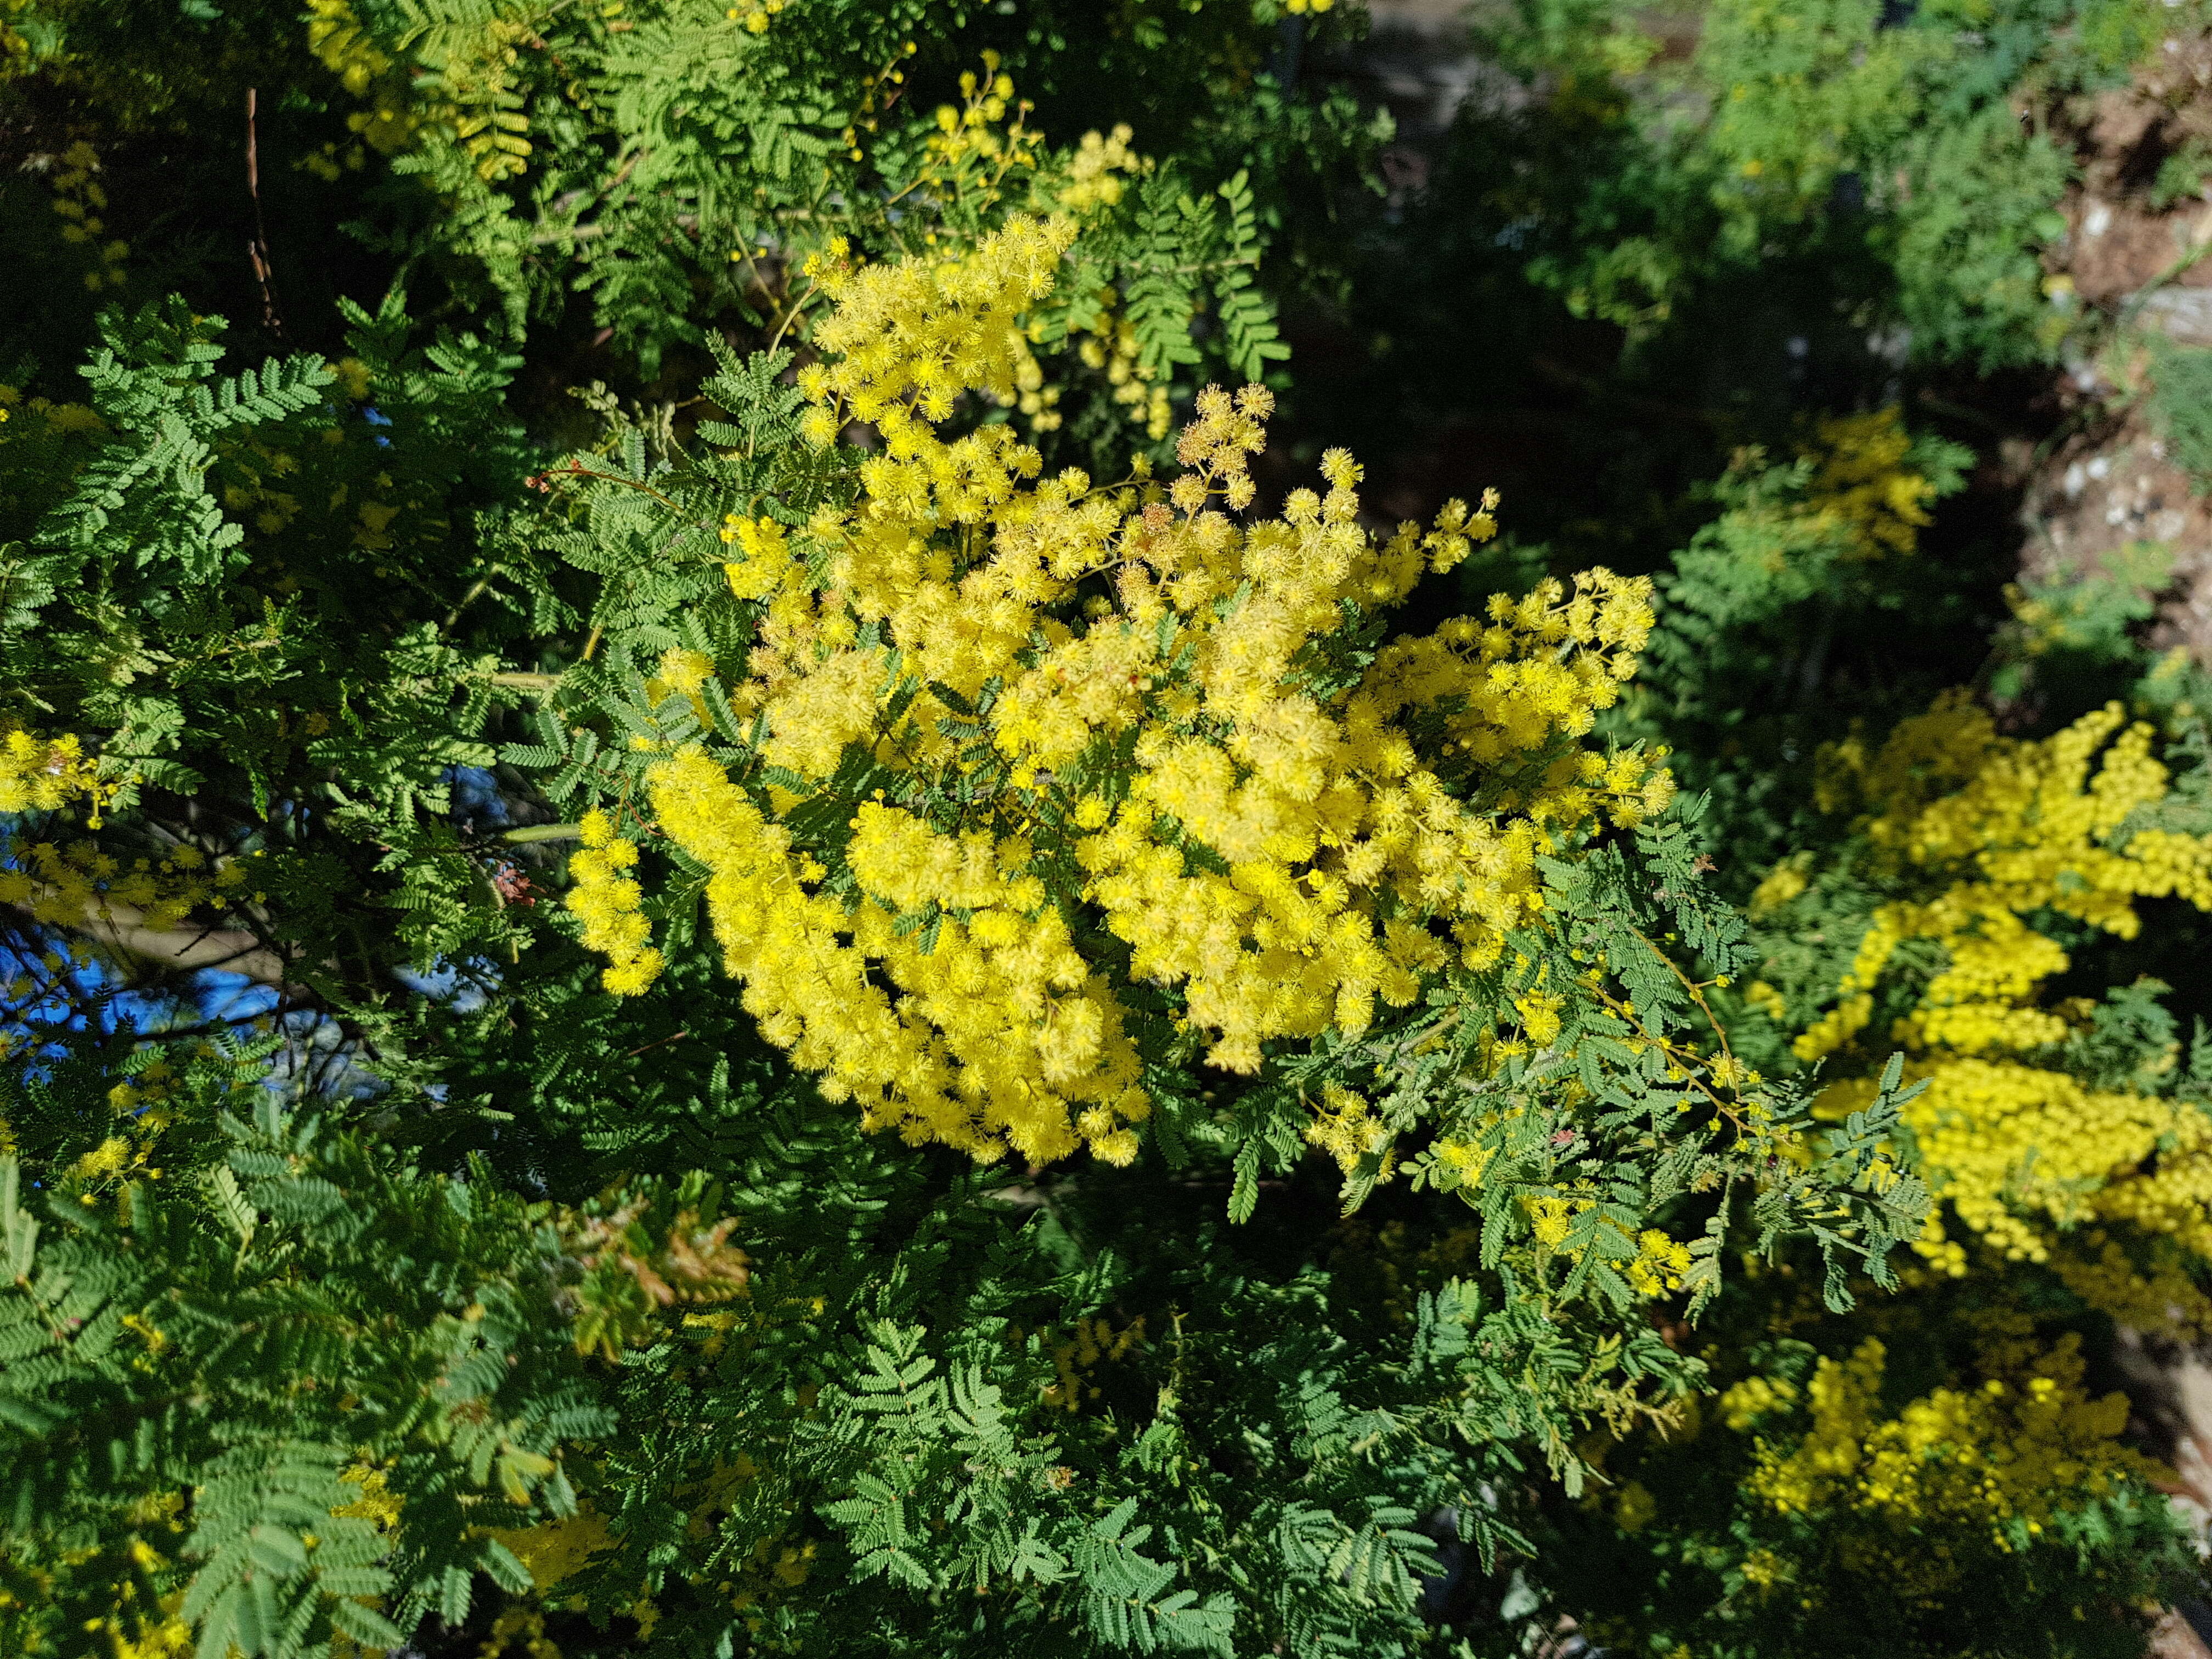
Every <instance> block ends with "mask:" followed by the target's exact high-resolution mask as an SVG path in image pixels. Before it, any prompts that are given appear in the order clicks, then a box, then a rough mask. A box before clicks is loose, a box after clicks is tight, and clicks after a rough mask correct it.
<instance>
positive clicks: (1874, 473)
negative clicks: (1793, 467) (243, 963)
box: [1808, 404, 1936, 559]
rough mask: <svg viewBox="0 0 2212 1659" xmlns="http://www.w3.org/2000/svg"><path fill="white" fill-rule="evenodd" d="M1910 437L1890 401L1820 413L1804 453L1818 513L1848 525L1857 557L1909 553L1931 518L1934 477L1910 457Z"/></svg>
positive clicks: (1900, 412)
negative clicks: (1859, 410)
mask: <svg viewBox="0 0 2212 1659" xmlns="http://www.w3.org/2000/svg"><path fill="white" fill-rule="evenodd" d="M1911 448H1912V440H1911V435H1909V434H1908V433H1907V432H1906V431H1905V419H1904V416H1903V413H1902V411H1900V410H1899V409H1898V408H1897V406H1896V405H1895V404H1891V405H1890V406H1889V407H1887V408H1886V409H1877V410H1870V411H1869V412H1868V413H1866V414H1863V415H1831V416H1824V417H1823V418H1822V419H1821V420H1820V422H1819V424H1818V425H1817V426H1816V427H1815V428H1814V444H1813V446H1812V447H1811V448H1810V449H1809V451H1808V453H1809V455H1810V456H1811V458H1812V459H1813V461H1814V471H1813V479H1812V496H1813V500H1814V503H1815V504H1816V511H1817V512H1818V513H1819V514H1820V516H1822V517H1823V518H1826V519H1831V520H1836V521H1838V522H1839V523H1841V524H1842V525H1844V526H1847V527H1848V528H1849V529H1850V532H1851V535H1852V540H1853V542H1854V544H1856V546H1857V549H1858V550H1859V552H1860V555H1861V556H1863V557H1867V558H1877V559H1878V558H1880V557H1881V556H1883V555H1884V554H1886V553H1910V552H1911V551H1912V550H1914V549H1915V548H1916V547H1917V545H1918V544H1919V538H1920V532H1921V531H1922V530H1923V528H1924V527H1925V526H1928V525H1929V524H1931V523H1933V522H1934V520H1933V517H1932V515H1931V514H1930V513H1929V511H1928V509H1929V505H1930V504H1931V503H1932V502H1933V501H1935V500H1936V485H1935V483H1934V482H1933V481H1932V480H1931V479H1929V478H1928V477H1926V476H1925V475H1923V474H1922V473H1921V472H1919V471H1916V470H1914V469H1913V468H1912V467H1911V465H1910V464H1909V458H1910V455H1911Z"/></svg>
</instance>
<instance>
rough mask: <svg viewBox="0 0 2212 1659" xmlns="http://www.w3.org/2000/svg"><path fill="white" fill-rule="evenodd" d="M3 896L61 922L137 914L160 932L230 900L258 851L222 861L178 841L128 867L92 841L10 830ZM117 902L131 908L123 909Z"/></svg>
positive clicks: (4, 841)
mask: <svg viewBox="0 0 2212 1659" xmlns="http://www.w3.org/2000/svg"><path fill="white" fill-rule="evenodd" d="M0 860H4V862H0V904H13V905H17V906H20V907H21V908H24V909H27V910H28V911H29V912H30V913H31V915H32V916H33V917H34V918H35V919H36V920H38V921H42V922H45V923H46V924H48V925H49V926H52V927H83V926H84V925H85V923H86V922H87V921H106V922H112V921H125V920H134V921H136V923H137V925H138V926H139V927H146V928H149V929H151V930H153V931H154V932H155V933H163V932H167V930H169V929H171V928H173V927H177V926H179V924H180V923H182V922H183V921H184V920H185V917H186V916H188V915H191V913H192V912H193V911H194V910H196V909H197V908H199V907H200V906H201V905H203V904H204V905H208V906H210V907H211V908H215V909H218V910H221V909H226V908H228V907H229V905H230V904H231V903H232V902H234V900H235V899H237V898H238V897H239V896H240V895H241V894H242V892H243V890H244V889H245V888H246V885H247V884H248V883H249V882H251V881H252V878H253V873H254V866H253V860H252V858H245V859H228V860H224V861H223V862H222V865H221V866H220V867H215V866H210V863H209V861H208V860H207V858H206V856H205V855H204V854H202V853H201V852H200V850H199V849H198V848H195V847H176V848H171V849H170V851H169V854H168V855H167V857H166V858H163V859H161V860H159V861H158V862H156V861H155V860H152V859H149V858H134V859H132V860H131V861H130V865H129V866H128V867H127V868H126V867H125V864H124V861H123V860H121V859H118V858H117V857H115V856H114V855H113V854H109V853H106V852H103V851H101V850H100V848H99V846H98V845H97V844H95V843H94V842H89V841H76V842H70V844H69V845H67V846H66V847H58V846H56V845H54V844H53V843H52V842H34V841H31V840H29V839H28V838H27V837H17V836H0ZM118 906H119V907H122V908H124V909H125V910H127V911H129V912H130V913H131V915H130V916H129V917H124V916H119V915H118V913H117V911H118Z"/></svg>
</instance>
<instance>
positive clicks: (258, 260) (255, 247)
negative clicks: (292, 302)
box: [246, 87, 284, 342]
mask: <svg viewBox="0 0 2212 1659" xmlns="http://www.w3.org/2000/svg"><path fill="white" fill-rule="evenodd" d="M259 90H260V89H259V88H256V87H248V88H246V194H247V195H248V196H251V197H252V198H253V235H252V239H251V240H249V241H248V242H247V243H246V258H248V259H250V260H251V261H252V264H253V276H254V280H255V281H256V282H258V283H260V284H261V322H262V325H263V326H264V328H266V329H267V330H268V331H270V333H271V334H274V335H275V336H276V338H277V339H278V340H279V341H280V342H281V341H282V340H283V337H284V319H283V315H282V313H279V312H278V311H277V309H276V279H275V276H274V274H273V272H272V269H271V264H272V262H271V261H270V257H269V231H268V228H267V227H266V226H265V225H264V224H263V223H262V220H261V145H260V136H259V131H258V124H257V122H256V121H255V118H254V117H255V111H256V107H257V106H258V103H259Z"/></svg>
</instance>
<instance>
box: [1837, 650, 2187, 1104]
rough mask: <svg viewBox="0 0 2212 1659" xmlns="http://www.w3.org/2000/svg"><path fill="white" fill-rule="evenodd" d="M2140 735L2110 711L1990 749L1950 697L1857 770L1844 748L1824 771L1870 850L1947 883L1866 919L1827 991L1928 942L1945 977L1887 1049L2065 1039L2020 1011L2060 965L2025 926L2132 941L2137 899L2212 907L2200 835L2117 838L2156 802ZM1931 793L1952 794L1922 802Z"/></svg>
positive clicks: (2051, 1022)
mask: <svg viewBox="0 0 2212 1659" xmlns="http://www.w3.org/2000/svg"><path fill="white" fill-rule="evenodd" d="M2123 726H2125V728H2126V729H2125V730H2122V727H2123ZM2116 733H2117V734H2118V735H2117V737H2115V734H2116ZM2151 738H2152V732H2151V728H2150V727H2149V726H2148V725H2146V724H2143V723H2141V722H2137V723H2136V724H2134V725H2132V726H2129V725H2127V720H2126V715H2125V714H2124V712H2123V711H2122V709H2121V708H2120V706H2119V705H2118V703H2112V704H2108V705H2107V706H2106V707H2105V708H2102V709H2100V710H2098V711H2096V712H2095V713H2093V714H2085V715H2083V716H2082V717H2081V719H2080V720H2076V721H2075V722H2074V724H2073V725H2072V726H2069V727H2067V728H2066V730H2064V731H2063V732H2059V733H2058V734H2057V736H2055V737H2052V738H2047V739H2045V740H2044V741H2043V742H2041V743H2022V742H2019V741H2016V740H2013V739H2008V738H1999V737H1998V736H1996V732H1995V729H1994V727H1993V726H1992V725H1991V722H1990V717H1989V715H1988V714H1985V713H1984V712H1983V711H1982V710H1981V709H1979V708H1975V707H1974V706H1973V705H1972V703H1971V702H1969V701H1968V700H1967V699H1966V696H1964V695H1963V694H1960V693H1952V694H1947V695H1946V696H1944V697H1942V698H1941V699H1939V700H1938V702H1936V706H1935V708H1932V709H1931V710H1930V711H1929V713H1928V714H1923V715H1921V716H1919V717H1917V719H1915V720H1907V721H1905V723H1904V724H1903V725H1902V726H1899V728H1898V730H1897V732H1896V733H1895V734H1894V735H1893V737H1892V738H1890V740H1889V741H1888V742H1887V744H1884V745H1883V746H1882V748H1881V751H1880V752H1879V753H1877V754H1876V755H1875V756H1874V757H1871V758H1869V757H1866V756H1864V754H1863V752H1862V751H1860V750H1857V746H1856V745H1849V744H1847V745H1843V746H1842V747H1841V748H1840V749H1839V750H1838V751H1837V752H1836V754H1835V755H1834V756H1833V757H1832V765H1833V766H1835V767H1837V768H1839V769H1844V770H1847V771H1849V772H1850V773H1852V774H1854V775H1856V780H1857V782H1858V784H1859V786H1860V788H1861V790H1862V791H1863V795H1864V797H1865V799H1867V801H1868V803H1869V805H1870V807H1871V808H1872V815H1871V817H1869V819H1868V821H1867V823H1866V825H1865V831H1866V835H1867V837H1868V839H1869V842H1871V843H1872V844H1873V846H1874V848H1875V850H1876V853H1877V854H1878V855H1880V856H1881V857H1882V858H1884V859H1885V860H1887V861H1888V862H1889V863H1891V864H1892V865H1893V866H1896V867H1898V868H1899V870H1900V871H1901V872H1905V874H1906V876H1907V878H1917V879H1921V880H1925V879H1926V878H1928V877H1930V876H1932V877H1935V878H1938V879H1944V880H1948V885H1947V886H1945V887H1943V888H1942V890H1940V891H1938V892H1937V893H1936V895H1935V896H1933V897H1930V898H1929V899H1926V900H1922V901H1901V902H1897V903H1893V904H1887V905H1884V906H1882V907H1881V908H1880V909H1879V910H1877V911H1876V912H1875V917H1874V921H1873V924H1872V926H1871V927H1869V929H1868V932H1867V935H1866V938H1865V939H1864V940H1863V943H1862V944H1861V945H1860V946H1859V950H1858V954H1857V958H1856V959H1855V960H1854V961H1853V963H1852V964H1851V969H1850V974H1849V975H1847V976H1846V977H1845V978H1844V981H1843V982H1842V983H1841V985H1839V986H1838V994H1840V995H1843V996H1844V997H1850V996H1851V995H1853V994H1857V993H1859V992H1862V991H1865V990H1868V989H1870V988H1871V987H1873V986H1874V984H1875V981H1876V980H1877V979H1878V978H1879V977H1880V975H1881V973H1882V971H1883V969H1885V968H1887V966H1888V965H1889V963H1890V962H1891V960H1892V958H1893V957H1894V956H1895V954H1896V952H1897V951H1898V949H1899V946H1900V945H1904V944H1905V942H1906V941H1908V940H1912V939H1926V940H1931V941H1933V942H1934V943H1936V944H1937V945H1941V946H1942V947H1943V950H1944V952H1945V955H1946V957H1947V966H1946V967H1945V969H1943V971H1942V972H1941V973H1939V974H1938V975H1936V977H1935V978H1934V979H1932V980H1931V981H1929V985H1928V987H1927V989H1926V991H1925V993H1924V994H1923V997H1922V999H1921V1006H1920V1007H1919V1008H1918V1009H1917V1010H1916V1011H1915V1012H1914V1013H1913V1014H1911V1016H1910V1017H1908V1018H1907V1019H1906V1020H1905V1022H1904V1023H1903V1024H1901V1025H1900V1026H1899V1030H1897V1032H1896V1033H1895V1036H1897V1038H1898V1040H1899V1041H1901V1042H1907V1043H1911V1044H1912V1045H1914V1046H1916V1047H1922V1048H1934V1047H1939V1046H1940V1047H1942V1048H1951V1049H1954V1050H1957V1051H1960V1052H1962V1053H1971V1052H1976V1051H1979V1050H1983V1049H1987V1048H2000V1047H2002V1048H2027V1047H2032V1046H2033V1045H2035V1044H2039V1043H2045V1042H2056V1041H2057V1040H2058V1038H2060V1037H2062V1036H2064V1034H2065V1025H2064V1023H2063V1021H2062V1020H2061V1019H2059V1018H2058V1017H2057V1016H2056V1015H2054V1014H2051V1013H2047V1012H2039V1011H2038V1010H2035V1009H2033V1008H2031V1007H2029V1006H2027V998H2028V997H2029V996H2030V994H2032V993H2033V991H2034V990H2035V988H2036V987H2038V986H2039V985H2040V984H2041V983H2042V981H2045V980H2046V979H2048V978H2050V977H2051V975H2054V974H2057V973H2060V972H2063V970H2064V969H2065V968H2066V966H2067V963H2068V958H2067V955H2066V952H2065V951H2064V950H2063V948H2061V947H2060V945H2058V944H2057V941H2056V940H2054V939H2051V938H2049V937H2048V936H2047V935H2045V934H2044V933H2039V932H2037V931H2036V930H2035V929H2034V928H2033V927H2031V926H2030V925H2029V922H2028V921H2027V917H2028V916H2030V915H2033V913H2034V912H2036V911H2038V910H2043V909H2048V910H2051V911H2054V912H2056V913H2057V914H2058V915H2066V916H2071V917H2074V918H2075V920H2077V921H2083V922H2087V923H2088V924H2089V925H2090V926H2092V927H2099V928H2101V929H2103V930H2104V931H2106V933H2112V934H2114V935H2115V936H2117V937H2118V938H2121V939H2132V938H2134V937H2135V935H2136V933H2137V932H2138V931H2139V930H2140V928H2141V926H2142V923H2141V921H2140V919H2139V918H2138V916H2137V915H2136V904H2135V902H2136V900H2137V899H2138V898H2148V897H2164V896H2168V895H2178V896H2180V897H2183V898H2185V899H2187V900H2188V901H2189V902H2191V904H2194V905H2196V906H2197V908H2199V909H2212V836H2187V835H2181V834H2178V833H2176V832H2174V831H2172V830H2166V829H2139V830H2136V831H2135V832H2134V833H2132V834H2129V833H2127V831H2126V829H2125V826H2126V825H2127V823H2128V820H2129V818H2130V815H2131V814H2134V813H2135V812H2136V811H2138V810H2139V809H2142V808H2144V807H2148V806H2151V805H2155V804H2156V803H2158V802H2160V801H2161V800H2163V799H2165V797H2166V782H2167V775H2166V768H2165V767H2164V766H2162V765H2160V763H2158V761H2156V760H2155V759H2154V758H2153V757H2152V755H2151V752H2150V749H2151ZM2092 774H2093V775H2092ZM1945 783H1951V784H1953V785H1954V787H1953V788H1951V789H1950V790H1949V791H1948V792H1946V793H1940V794H1939V793H1936V790H1937V789H1939V788H1941V787H1942V785H1943V784H1945ZM1931 795H1932V796H1933V798H1932V799H1931V798H1930V797H1931ZM1833 1046H1835V1045H1834V1044H1833V1043H1832V1042H1825V1041H1824V1040H1816V1039H1814V1038H1812V1036H1811V1035H1810V1034H1809V1033H1808V1036H1806V1037H1802V1038H1800V1039H1799V1041H1798V1045H1797V1053H1798V1056H1799V1058H1801V1059H1804V1060H1813V1059H1817V1058H1818V1057H1819V1056H1820V1054H1823V1053H1826V1052H1828V1051H1829V1049H1830V1048H1832V1047H1833Z"/></svg>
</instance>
